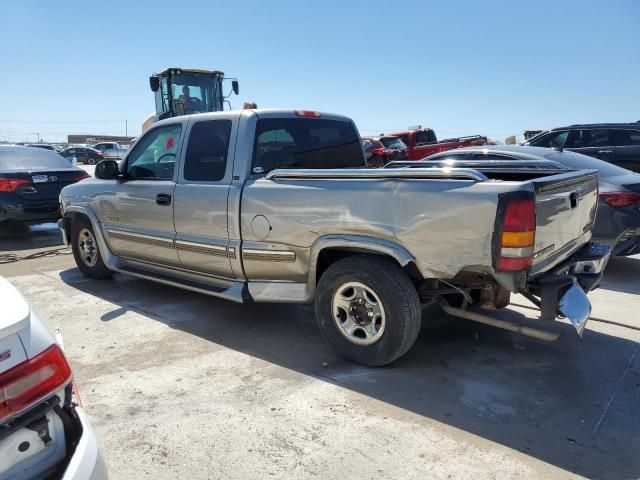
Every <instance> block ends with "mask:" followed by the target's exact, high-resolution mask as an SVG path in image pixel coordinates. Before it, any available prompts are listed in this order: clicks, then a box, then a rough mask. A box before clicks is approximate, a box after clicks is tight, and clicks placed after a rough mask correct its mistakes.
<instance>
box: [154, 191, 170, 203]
mask: <svg viewBox="0 0 640 480" xmlns="http://www.w3.org/2000/svg"><path fill="white" fill-rule="evenodd" d="M156 203H157V204H158V205H171V195H169V194H168V193H159V194H157V195H156Z"/></svg>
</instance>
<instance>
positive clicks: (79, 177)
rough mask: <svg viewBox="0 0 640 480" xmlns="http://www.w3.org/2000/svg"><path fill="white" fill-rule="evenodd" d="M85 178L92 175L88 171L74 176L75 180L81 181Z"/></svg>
mask: <svg viewBox="0 0 640 480" xmlns="http://www.w3.org/2000/svg"><path fill="white" fill-rule="evenodd" d="M85 178H91V175H89V174H88V173H79V174H77V175H76V176H75V177H73V182H74V183H75V182H79V181H80V180H84V179H85Z"/></svg>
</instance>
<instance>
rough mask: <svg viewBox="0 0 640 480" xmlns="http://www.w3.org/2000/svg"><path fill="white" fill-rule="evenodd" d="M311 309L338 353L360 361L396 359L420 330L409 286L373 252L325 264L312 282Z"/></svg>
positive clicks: (376, 362)
mask: <svg viewBox="0 0 640 480" xmlns="http://www.w3.org/2000/svg"><path fill="white" fill-rule="evenodd" d="M315 310H316V319H317V322H318V328H319V329H320V332H321V333H322V336H323V337H324V338H325V340H327V342H328V343H329V344H330V345H331V346H332V347H333V348H334V349H335V350H336V352H337V353H338V355H339V356H341V357H343V358H345V359H347V360H350V361H352V362H356V363H360V364H362V365H368V366H382V365H387V364H389V363H391V362H393V361H394V360H397V359H398V358H400V357H401V356H402V355H404V354H405V353H407V351H408V350H409V349H410V348H411V347H412V346H413V344H414V343H415V341H416V338H417V337H418V333H419V332H420V323H421V308H420V301H419V299H418V294H417V292H416V289H415V287H414V286H413V284H412V283H411V281H410V280H409V277H408V276H407V275H406V274H405V273H404V272H403V271H402V269H401V268H400V267H399V266H398V265H396V264H395V263H393V262H392V261H390V260H388V259H386V258H384V257H379V256H376V255H354V256H350V257H347V258H343V259H342V260H338V261H337V262H335V263H333V264H332V265H330V266H329V268H327V270H326V271H325V272H324V274H323V275H322V277H321V278H320V281H319V282H318V287H317V292H316V299H315Z"/></svg>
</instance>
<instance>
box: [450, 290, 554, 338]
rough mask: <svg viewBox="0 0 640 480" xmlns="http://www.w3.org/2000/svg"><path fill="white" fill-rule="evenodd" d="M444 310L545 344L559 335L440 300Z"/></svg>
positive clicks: (455, 315)
mask: <svg viewBox="0 0 640 480" xmlns="http://www.w3.org/2000/svg"><path fill="white" fill-rule="evenodd" d="M438 303H439V304H440V307H442V310H444V311H445V313H448V314H449V315H453V316H454V317H461V318H464V319H466V320H472V321H474V322H478V323H484V324H485V325H491V326H492V327H497V328H502V329H503V330H509V331H510V332H515V333H519V334H521V335H525V336H527V337H533V338H537V339H538V340H544V341H545V342H555V341H556V340H557V339H558V337H560V334H559V333H553V332H549V331H546V330H540V329H538V328H532V327H526V326H524V325H519V324H517V323H513V322H508V321H506V320H499V319H497V318H492V317H489V316H487V315H482V314H481V313H476V312H470V311H469V310H463V309H461V308H456V307H452V306H451V305H449V304H448V303H447V302H446V301H445V300H442V299H440V300H439V301H438Z"/></svg>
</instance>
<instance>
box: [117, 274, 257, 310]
mask: <svg viewBox="0 0 640 480" xmlns="http://www.w3.org/2000/svg"><path fill="white" fill-rule="evenodd" d="M117 270H118V272H122V273H126V274H127V275H132V276H134V277H138V278H142V279H144V280H151V281H153V282H158V283H163V284H165V285H170V286H172V287H177V288H184V289H185V290H191V291H192V292H197V293H202V294H204V295H210V296H212V297H219V298H224V299H225V300H231V301H232V302H236V303H244V302H245V301H246V300H247V299H248V298H249V296H248V294H247V291H246V285H245V283H244V282H233V283H232V284H231V285H230V286H229V287H228V288H224V287H216V286H215V285H207V284H205V283H200V282H195V281H193V280H185V279H181V278H175V277H172V276H169V275H164V274H161V273H150V272H148V271H145V270H141V269H138V268H135V267H130V266H123V267H119V268H118V269H117Z"/></svg>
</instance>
